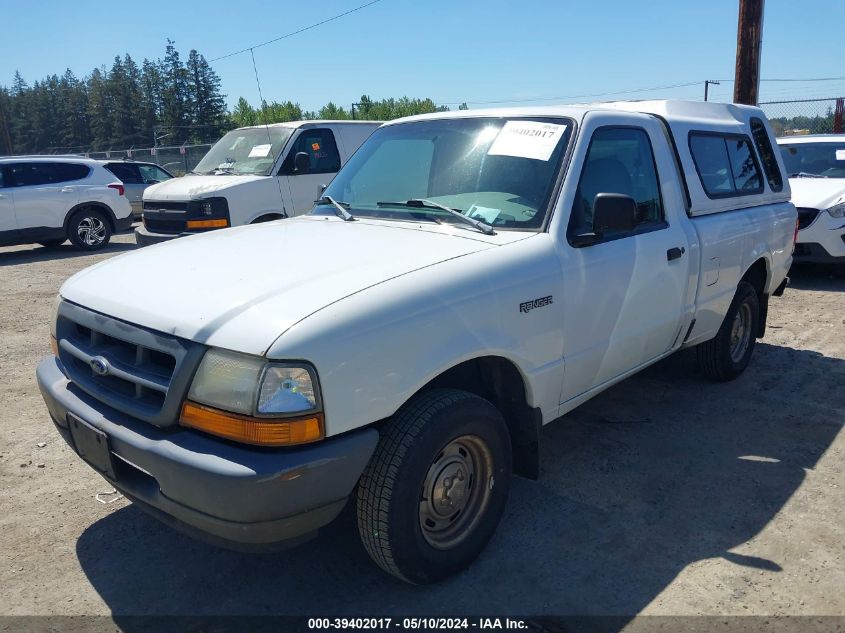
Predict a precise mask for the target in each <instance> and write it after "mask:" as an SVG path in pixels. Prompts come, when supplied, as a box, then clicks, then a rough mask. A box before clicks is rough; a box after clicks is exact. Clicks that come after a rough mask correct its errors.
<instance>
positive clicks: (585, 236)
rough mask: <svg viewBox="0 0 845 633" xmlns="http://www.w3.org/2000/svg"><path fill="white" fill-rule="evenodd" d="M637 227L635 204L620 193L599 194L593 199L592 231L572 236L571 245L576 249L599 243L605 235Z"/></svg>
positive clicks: (630, 198) (628, 197)
mask: <svg viewBox="0 0 845 633" xmlns="http://www.w3.org/2000/svg"><path fill="white" fill-rule="evenodd" d="M636 226H637V203H636V201H635V200H634V199H633V198H632V197H631V196H626V195H623V194H621V193H599V194H596V197H595V198H594V199H593V231H592V233H581V234H579V235H574V236H573V237H572V239H571V241H572V245H573V246H575V247H578V248H581V247H584V246H591V245H593V244H595V243H596V242H598V241H600V240H601V239H602V238H603V237H604V234H605V233H608V232H611V233H614V232H624V231H633V230H634V228H635V227H636Z"/></svg>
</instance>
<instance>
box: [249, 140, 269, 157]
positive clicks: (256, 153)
mask: <svg viewBox="0 0 845 633" xmlns="http://www.w3.org/2000/svg"><path fill="white" fill-rule="evenodd" d="M271 147H272V145H270V143H267V144H265V145H254V146H253V148H252V149H251V150H249V156H248V157H247V158H264V157H265V156H267V154H269V153H270V148H271Z"/></svg>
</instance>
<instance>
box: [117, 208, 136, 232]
mask: <svg viewBox="0 0 845 633" xmlns="http://www.w3.org/2000/svg"><path fill="white" fill-rule="evenodd" d="M133 222H135V216H133V215H132V214H131V213H130V214H129V215H127V216H126V217H125V218H116V219H115V221H114V232H115V233H124V232H126V231H128V230H129V229H131V228H132V223H133Z"/></svg>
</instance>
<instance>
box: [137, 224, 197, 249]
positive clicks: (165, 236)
mask: <svg viewBox="0 0 845 633" xmlns="http://www.w3.org/2000/svg"><path fill="white" fill-rule="evenodd" d="M184 235H194V234H193V233H153V232H152V231H149V230H147V228H146V227H145V226H144V225H143V224H142V225H141V226H139V227H136V228H135V243H136V244H137V245H138V246H151V245H153V244H159V243H160V242H167V241H168V240H173V239H176V238H177V237H183V236H184Z"/></svg>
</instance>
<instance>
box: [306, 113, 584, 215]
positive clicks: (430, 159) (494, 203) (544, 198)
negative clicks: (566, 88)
mask: <svg viewBox="0 0 845 633" xmlns="http://www.w3.org/2000/svg"><path fill="white" fill-rule="evenodd" d="M572 127H573V124H572V122H571V121H570V120H569V119H561V118H531V119H527V118H519V119H516V118H515V119H507V118H494V117H483V118H482V117H478V118H456V119H433V120H428V121H414V122H409V123H399V124H395V125H387V126H385V127H382V128H379V129H378V130H376V132H375V133H374V134H373V135H372V136H371V137H370V138H369V139H368V140H367V141H366V142H365V143H364V145H363V146H361V149H359V150H358V151H357V152H356V153H355V154H354V155H353V157H352V158H351V159H350V160H349V162H348V163H347V164H346V165H345V166H344V167H343V169H341V170H340V173H339V174H338V175H337V176H335V178H334V180H333V181H332V183H331V184H330V185H329V187H328V189H327V190H326V192H325V194H326V195H327V196H330V197H331V198H333V199H334V200H337V201H338V202H340V203H341V204H343V205H344V207H346V208H348V209H349V211H350V213H352V214H353V215H354V216H355V217H376V218H382V219H388V220H411V221H417V220H420V221H423V220H428V221H432V222H442V223H460V224H461V225H462V226H466V225H465V224H463V223H461V219H460V218H455V217H454V216H453V215H452V214H450V213H449V212H448V211H447V210H443V209H438V208H436V206H434V205H431V204H425V205H423V204H420V203H417V204H408V202H409V201H412V202H413V201H420V200H423V201H427V202H428V201H430V202H436V203H438V204H441V205H446V206H448V207H449V208H451V209H454V210H455V211H458V212H460V213H462V214H464V215H466V216H468V217H470V218H473V219H476V220H479V221H481V222H483V223H485V224H487V225H490V226H493V227H495V228H496V229H497V230H498V229H519V230H539V229H540V228H541V227H542V226H543V220H544V218H545V215H546V211H547V207H548V203H549V200H550V198H551V196H552V191H553V189H554V185H555V179H556V178H555V177H556V174H557V172H558V169H559V167H560V164H561V161H562V157H563V154H564V152H565V151H566V147H567V146H568V144H569V138H570V135H571V133H572ZM335 211H336V210H335V209H332V208H330V206H329V205H318V206H316V207H315V208H314V210H313V211H312V213H313V214H320V215H323V214H332V213H334V212H335Z"/></svg>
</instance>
